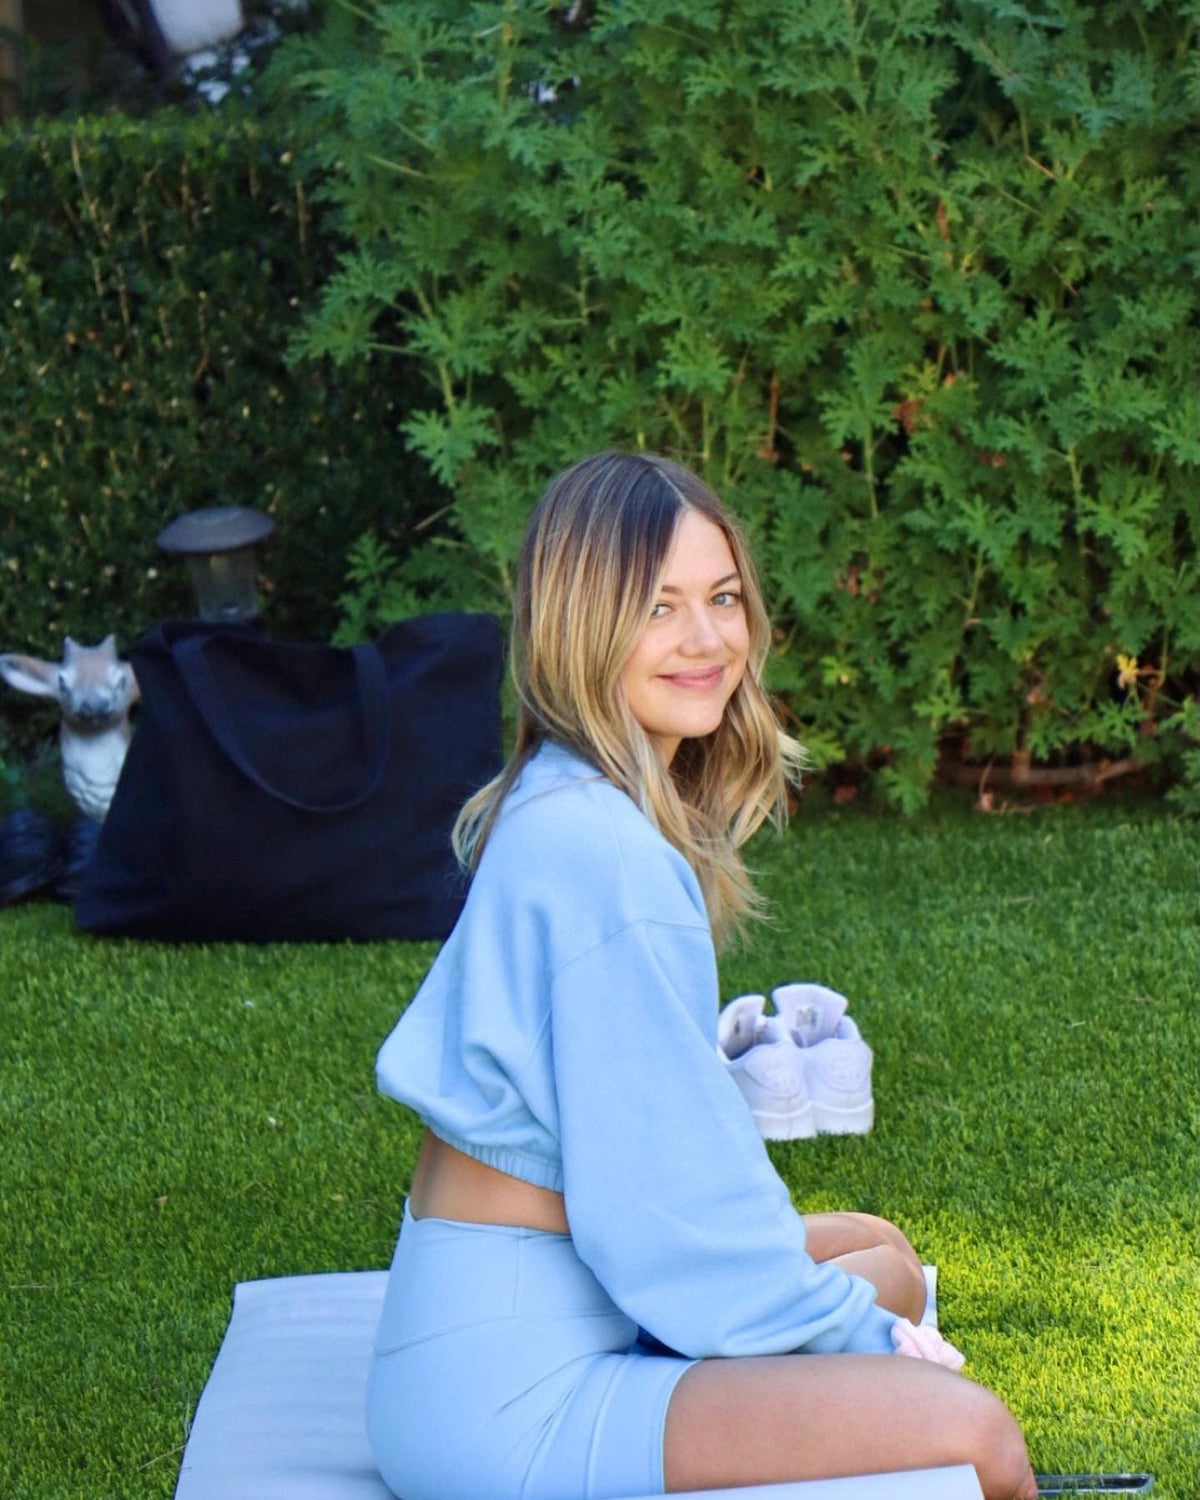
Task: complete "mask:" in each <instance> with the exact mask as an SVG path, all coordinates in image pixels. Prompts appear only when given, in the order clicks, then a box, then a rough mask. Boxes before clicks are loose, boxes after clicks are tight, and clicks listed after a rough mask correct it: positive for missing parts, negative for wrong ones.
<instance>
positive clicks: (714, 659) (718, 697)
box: [618, 510, 750, 765]
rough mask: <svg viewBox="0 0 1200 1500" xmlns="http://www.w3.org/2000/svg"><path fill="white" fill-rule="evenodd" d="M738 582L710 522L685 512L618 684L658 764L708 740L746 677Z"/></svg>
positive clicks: (725, 545)
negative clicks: (682, 745)
mask: <svg viewBox="0 0 1200 1500" xmlns="http://www.w3.org/2000/svg"><path fill="white" fill-rule="evenodd" d="M749 650H750V635H749V631H748V630H747V628H746V611H745V608H744V607H743V604H742V580H741V577H740V575H739V574H738V570H737V563H736V562H735V561H734V557H733V552H732V551H731V549H730V546H729V540H728V538H727V537H726V535H725V533H724V532H723V531H722V530H721V528H720V527H719V526H718V525H717V524H716V522H715V521H710V520H709V519H708V517H707V516H703V515H701V514H700V513H699V512H698V511H694V510H685V511H684V512H683V514H682V515H681V516H680V519H679V524H678V525H677V526H676V528H675V536H674V539H673V540H672V543H671V550H670V551H669V552H668V554H667V560H666V565H665V567H664V568H663V574H662V581H661V582H660V584H659V588H658V593H657V594H656V595H655V602H654V605H653V607H652V609H651V612H650V618H649V619H648V620H647V621H646V624H645V625H644V626H643V628H642V633H641V636H640V637H639V638H638V643H637V645H636V646H635V647H634V648H633V654H632V655H631V656H630V658H629V660H628V661H627V662H626V663H625V665H624V667H622V669H621V675H620V677H619V678H618V682H619V684H620V688H621V691H622V692H623V693H624V696H625V702H626V703H627V704H628V705H629V709H630V712H631V713H632V714H633V716H634V718H635V719H636V720H637V721H638V723H639V724H640V725H641V726H642V728H643V729H644V730H645V731H646V733H647V734H648V735H649V736H650V739H651V741H652V742H653V743H654V746H655V748H656V749H657V750H658V752H659V754H660V756H661V757H662V760H663V764H664V765H670V763H671V761H672V760H673V759H674V756H675V752H676V750H678V748H679V742H680V740H684V739H692V738H695V737H697V736H700V735H705V734H711V733H712V732H713V730H714V729H716V728H717V726H718V725H719V724H720V722H721V719H722V716H723V715H724V713H725V706H726V704H727V703H728V702H729V700H730V698H731V697H732V696H733V693H734V689H735V688H736V687H737V685H738V683H739V682H741V680H742V673H743V672H744V671H745V670H746V657H747V655H748V653H749Z"/></svg>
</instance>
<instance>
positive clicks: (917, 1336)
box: [892, 1318, 966, 1372]
mask: <svg viewBox="0 0 1200 1500" xmlns="http://www.w3.org/2000/svg"><path fill="white" fill-rule="evenodd" d="M892 1343H893V1344H894V1345H895V1346H896V1353H897V1354H907V1355H908V1356H909V1358H910V1359H929V1360H932V1361H933V1362H934V1364H939V1365H945V1366H946V1368H947V1369H948V1370H954V1371H956V1372H957V1371H958V1370H961V1369H962V1367H963V1365H965V1364H966V1360H965V1358H964V1357H963V1355H962V1354H961V1353H960V1352H959V1351H958V1350H957V1349H956V1348H955V1347H954V1345H953V1344H951V1343H948V1342H947V1340H946V1339H944V1338H943V1337H942V1336H941V1334H940V1333H939V1332H938V1331H937V1329H936V1328H927V1327H925V1326H923V1325H916V1324H913V1323H910V1322H909V1320H908V1319H907V1318H898V1319H897V1320H896V1322H895V1323H893V1324H892Z"/></svg>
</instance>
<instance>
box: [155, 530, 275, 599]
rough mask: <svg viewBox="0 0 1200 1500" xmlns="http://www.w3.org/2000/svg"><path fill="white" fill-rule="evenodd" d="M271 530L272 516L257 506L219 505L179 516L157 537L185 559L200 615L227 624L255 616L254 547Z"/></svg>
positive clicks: (165, 549)
mask: <svg viewBox="0 0 1200 1500" xmlns="http://www.w3.org/2000/svg"><path fill="white" fill-rule="evenodd" d="M274 534H275V522H274V521H272V520H271V518H270V517H269V516H264V515H263V513H262V512H261V511H257V510H250V509H248V508H247V507H246V506H240V505H218V506H211V507H210V508H208V509H207V510H193V511H189V512H188V513H187V515H185V516H179V517H178V518H177V519H176V520H174V521H172V522H171V524H170V525H169V526H167V527H164V529H163V530H162V531H160V532H159V534H158V539H157V541H158V546H159V547H160V548H161V549H162V551H164V552H170V553H174V554H176V555H178V556H182V557H184V558H186V559H187V564H188V569H189V571H190V572H191V575H192V584H193V586H194V587H195V590H196V602H197V607H198V612H199V615H200V618H201V619H202V620H208V621H211V622H219V623H224V624H229V623H231V622H233V623H237V622H246V621H249V620H255V619H257V618H258V614H259V607H258V595H257V592H256V590H255V572H256V569H257V558H256V556H255V548H256V547H257V546H258V544H259V543H260V542H265V541H266V540H267V538H268V537H270V536H273V535H274Z"/></svg>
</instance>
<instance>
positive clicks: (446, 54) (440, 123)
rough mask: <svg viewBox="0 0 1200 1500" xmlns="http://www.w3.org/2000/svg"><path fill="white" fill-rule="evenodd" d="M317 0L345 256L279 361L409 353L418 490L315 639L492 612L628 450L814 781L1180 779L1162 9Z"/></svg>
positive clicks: (1185, 656) (1175, 162)
mask: <svg viewBox="0 0 1200 1500" xmlns="http://www.w3.org/2000/svg"><path fill="white" fill-rule="evenodd" d="M347 9H348V11H352V12H353V13H352V14H346V13H343V14H342V15H341V18H340V19H338V18H336V17H335V18H334V20H333V22H331V24H330V25H329V26H327V28H326V30H325V32H324V34H323V35H322V37H321V38H320V39H319V41H317V42H311V41H307V42H301V43H293V44H292V45H291V46H290V47H287V48H285V49H283V54H282V67H283V71H284V73H285V74H286V76H287V78H288V79H289V81H290V82H291V83H292V84H293V85H295V86H298V88H299V89H300V90H301V91H302V94H303V96H304V97H305V98H306V99H307V101H308V111H309V115H310V119H311V121H312V123H313V124H314V125H315V127H316V129H315V134H314V138H315V140H316V143H317V145H316V151H315V159H316V161H317V162H318V163H319V164H320V165H321V167H322V168H323V169H324V170H326V171H328V172H329V173H330V174H331V183H332V185H331V193H332V195H333V196H334V197H335V198H336V200H337V201H338V202H339V203H340V206H341V224H342V227H343V229H344V231H345V233H346V235H347V236H348V238H349V239H350V240H351V242H352V244H353V247H354V249H353V253H352V254H351V255H349V256H348V257H347V259H346V261H345V263H344V265H343V266H342V267H341V269H340V270H339V271H338V273H337V274H336V275H335V276H334V277H333V278H332V279H331V281H330V283H329V284H328V286H327V287H326V289H325V293H324V297H323V300H322V304H321V307H320V310H319V312H318V313H317V314H316V316H315V317H314V318H313V319H312V320H311V322H310V324H309V327H308V330H307V333H306V335H305V338H304V340H303V347H304V348H305V349H307V351H308V352H309V353H311V354H313V355H317V356H320V357H326V356H330V355H332V356H333V357H334V358H335V359H337V360H338V361H339V362H341V363H342V364H343V365H344V367H345V368H347V369H350V368H354V366H355V363H356V362H357V361H358V360H359V359H361V358H362V357H363V356H364V355H366V354H367V353H373V354H378V352H379V351H380V350H381V349H384V350H386V349H388V348H391V349H392V350H393V351H394V353H395V356H396V364H395V368H397V369H407V368H409V365H410V362H411V361H412V360H413V359H414V358H415V359H417V360H418V361H419V362H420V364H421V366H422V368H423V369H424V371H425V374H426V377H427V388H426V395H425V397H424V400H423V409H422V410H420V411H419V412H416V413H414V414H413V415H411V416H410V418H409V419H408V421H407V422H406V424H405V431H406V432H407V435H408V439H409V442H410V443H411V445H412V447H413V449H414V450H415V451H416V452H418V453H419V454H421V455H422V456H423V457H424V458H425V459H426V460H427V461H428V462H429V464H430V465H431V467H432V469H433V471H434V473H435V474H436V476H437V477H438V479H439V480H440V481H441V482H442V483H443V484H444V485H445V486H447V488H448V489H450V490H451V491H452V493H453V496H454V501H453V505H452V507H451V508H450V510H449V512H448V513H447V515H446V517H445V518H444V524H443V526H442V529H441V533H440V535H438V536H433V537H431V538H430V539H429V541H428V543H427V545H426V547H425V548H424V549H423V550H418V552H417V553H416V554H415V555H414V556H410V557H400V556H396V555H394V554H392V553H391V552H389V550H388V549H387V547H385V546H381V545H379V544H378V543H377V542H372V541H369V540H368V541H364V542H363V543H362V544H361V545H360V546H359V547H358V549H357V550H356V553H355V578H356V582H357V597H356V598H355V599H354V601H353V602H352V607H351V609H350V611H349V614H348V628H350V629H351V630H358V629H361V628H364V627H365V626H367V625H369V624H372V623H380V622H382V621H383V620H386V619H388V618H391V617H393V616H395V615H397V614H403V613H406V612H408V611H409V610H411V609H413V608H414V607H420V606H421V604H422V602H423V601H425V600H427V599H429V598H430V597H434V598H438V599H448V600H451V601H458V600H461V599H464V598H470V599H475V600H478V599H479V598H480V589H481V587H486V588H487V590H488V591H489V594H490V597H491V598H492V599H494V600H495V602H496V603H497V605H498V606H502V605H503V600H504V594H505V591H506V587H507V581H508V569H509V564H510V562H511V559H512V557H513V554H514V549H515V544H516V540H517V537H518V535H519V532H520V529H521V526H522V523H523V520H524V517H525V516H526V514H527V512H528V509H529V506H530V503H531V501H532V499H533V498H534V496H535V495H536V494H537V493H538V491H539V490H540V488H541V486H542V485H543V484H544V482H545V480H546V479H547V478H548V476H549V475H550V474H551V473H553V472H554V471H555V470H556V469H557V468H559V467H560V466H561V465H563V464H564V463H566V462H568V461H570V460H571V459H573V458H575V457H577V456H579V455H580V454H582V453H585V452H588V451H592V450H595V449H597V448H599V447H601V446H604V445H607V444H618V445H629V446H641V445H645V446H647V447H649V448H653V449H659V450H664V451H666V452H669V453H672V454H674V455H677V456H679V457H680V458H682V459H683V460H684V461H685V462H687V463H689V464H692V465H694V466H695V467H697V468H698V469H700V470H702V471H703V472H704V473H705V474H706V475H707V476H708V477H709V478H710V479H711V480H712V481H713V482H714V483H715V484H716V486H717V488H718V489H719V490H721V491H722V492H724V493H725V494H726V495H727V496H728V497H729V498H730V499H731V501H732V502H733V504H734V505H735V507H736V508H737V509H738V510H739V511H740V512H741V514H742V515H743V516H744V517H745V519H746V521H747V523H748V525H749V527H750V529H751V531H752V533H753V534H754V538H755V540H756V542H757V545H758V549H759V552H760V554H761V556H762V558H763V561H764V563H765V571H766V577H767V583H768V587H769V591H770V594H771V599H772V604H773V607H774V610H775V613H776V617H777V620H778V623H779V632H778V642H777V644H778V650H777V652H776V655H775V658H774V661H773V667H772V670H773V680H774V683H775V685H776V687H777V688H778V689H779V690H780V691H781V693H782V694H783V695H784V697H785V699H786V701H787V703H788V704H790V706H791V709H792V711H793V712H794V714H795V715H796V718H797V721H798V723H799V725H800V727H801V732H802V734H803V737H804V738H805V739H806V741H807V743H808V745H809V747H810V749H811V751H812V753H813V754H814V756H815V757H816V759H817V761H818V763H820V764H831V763H835V762H848V763H850V764H851V765H859V766H865V767H871V768H873V769H874V770H875V771H877V772H878V775H879V776H880V778H881V780H882V784H883V786H884V789H885V790H886V792H887V794H888V795H889V796H890V797H891V799H892V800H893V801H895V802H896V803H898V804H899V805H901V806H903V807H913V806H915V805H918V804H919V803H920V801H921V800H922V799H923V797H924V796H925V794H926V790H927V787H928V785H929V783H930V780H931V778H932V777H933V775H934V774H935V770H936V768H937V767H938V766H939V763H940V764H941V766H942V768H943V769H946V767H947V765H948V764H949V763H951V762H957V761H964V760H965V761H967V762H971V763H975V764H982V763H986V762H988V761H989V760H991V759H993V758H996V759H998V760H999V761H1000V762H1001V763H1002V764H1003V763H1004V762H1006V761H1007V762H1010V763H1011V764H1012V765H1013V766H1014V767H1015V768H1016V769H1017V770H1018V771H1020V770H1021V769H1022V768H1025V767H1028V766H1030V765H1033V764H1037V763H1041V764H1043V765H1047V766H1050V767H1056V766H1057V767H1064V766H1066V765H1068V764H1069V763H1073V762H1079V761H1083V762H1092V763H1097V762H1098V758H1099V757H1114V758H1127V759H1133V760H1136V761H1138V762H1143V761H1144V762H1148V763H1151V764H1162V763H1165V764H1166V765H1167V767H1168V769H1170V770H1172V771H1174V770H1177V769H1178V767H1179V765H1180V762H1181V759H1182V758H1183V756H1184V754H1185V753H1186V752H1187V750H1188V747H1189V746H1192V745H1194V742H1195V739H1196V736H1197V732H1198V730H1200V709H1198V708H1197V704H1196V701H1195V699H1194V697H1193V696H1192V695H1193V694H1194V692H1195V689H1196V684H1197V680H1198V678H1197V670H1198V663H1200V626H1198V621H1197V611H1196V607H1195V601H1196V585H1197V566H1196V540H1197V522H1196V516H1195V511H1194V504H1193V502H1194V495H1195V465H1196V461H1197V457H1198V456H1200V449H1198V443H1197V411H1196V393H1195V385H1194V379H1193V357H1194V347H1195V346H1194V333H1193V325H1194V320H1195V291H1194V274H1195V251H1196V236H1195V232H1194V224H1193V222H1192V220H1193V209H1194V203H1195V199H1196V179H1197V171H1196V163H1197V157H1196V153H1195V150H1194V141H1193V140H1192V139H1191V138H1190V135H1189V127H1190V122H1191V111H1192V107H1193V103H1194V95H1195V85H1194V74H1193V60H1192V56H1191V40H1192V33H1193V30H1194V17H1193V13H1192V9H1191V7H1185V6H1183V5H1181V4H1155V3H1152V0H1146V3H1137V0H1111V3H1105V4H1103V5H1093V4H1081V3H1076V0H1046V3H1043V4H1036V5H1028V6H1025V5H1020V4H1015V3H1009V0H976V3H971V0H966V3H953V4H950V3H939V0H897V3H896V4H893V5H889V6H871V5H868V4H866V3H864V0H805V3H803V4H800V3H790V4H785V5H780V4H778V3H774V0H727V3H723V4H716V3H714V0H688V3H687V4H683V3H676V0H619V3H618V0H611V3H608V4H603V3H602V4H597V5H596V6H594V7H592V6H588V7H569V8H565V9H564V8H556V7H547V6H541V5H538V6H522V7H517V6H514V5H512V4H510V3H506V0H411V3H407V4H405V5H403V6H401V5H389V4H380V5H378V6H376V7H372V6H371V4H370V3H369V0H367V3H366V4H365V5H363V6H359V7H354V8H347ZM573 17H582V18H583V19H582V20H574V21H573V20H572V18H573ZM277 61H278V60H277ZM1191 753H1192V754H1193V756H1194V754H1195V752H1194V751H1192V752H1191Z"/></svg>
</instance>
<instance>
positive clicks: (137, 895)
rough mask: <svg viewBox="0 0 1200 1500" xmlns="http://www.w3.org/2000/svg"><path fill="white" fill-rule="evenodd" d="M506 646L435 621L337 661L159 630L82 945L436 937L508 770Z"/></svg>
mask: <svg viewBox="0 0 1200 1500" xmlns="http://www.w3.org/2000/svg"><path fill="white" fill-rule="evenodd" d="M503 657H504V644H503V637H502V633H501V630H500V626H499V624H498V622H497V621H496V620H495V618H494V617H493V616H491V615H484V614H433V615H425V616H421V617H418V618H415V619H410V620H405V621H403V622H401V623H400V624H397V625H394V626H392V627H391V628H390V629H388V630H387V631H386V632H385V633H384V634H383V635H382V636H381V637H380V638H379V639H378V640H377V641H375V642H372V643H368V644H364V645H360V646H354V647H350V648H347V649H341V648H336V647H329V646H321V645H313V644H307V643H301V642H285V641H276V640H272V639H271V638H270V637H268V636H266V635H265V634H263V632H262V631H261V630H259V629H258V628H257V627H255V626H232V627H231V626H213V625H207V624H204V623H202V622H198V621H166V622H163V623H160V624H158V625H155V626H154V627H153V628H152V629H150V630H149V631H148V632H147V633H146V634H145V635H144V636H143V637H142V639H141V640H140V641H139V642H138V643H137V645H136V646H134V647H133V649H132V650H131V652H130V660H131V661H132V663H133V667H134V671H135V672H136V674H137V679H138V683H139V685H140V687H141V691H142V703H141V709H140V712H139V715H138V720H137V724H136V728H135V731H134V735H133V740H132V743H131V744H130V747H129V752H128V754H127V756H126V759H125V764H124V767H123V769H122V772H121V777H120V780H119V782H118V783H117V789H116V792H115V794H114V796H113V800H112V804H111V806H110V808H109V811H108V815H107V817H106V818H105V820H104V824H103V826H102V828H101V831H100V837H99V839H98V842H97V845H96V850H95V853H94V854H93V856H92V858H91V860H90V862H89V863H88V865H87V867H86V868H85V870H84V871H83V873H82V876H81V878H80V884H79V889H78V893H77V896H76V900H75V920H76V925H77V926H78V927H79V928H80V930H82V931H84V932H90V933H96V934H107V935H113V936H118V935H119V936H128V937H140V938H159V939H165V940H169V941H175V942H212V941H239V942H251V943H266V942H327V941H336V940H338V939H343V938H351V939H355V940H360V941H367V940H373V939H382V938H443V937H445V936H446V935H447V933H448V932H449V931H450V929H451V927H453V925H454V922H455V921H456V920H457V917H458V913H459V911H460V909H461V907H462V902H463V899H464V897H465V881H464V879H463V877H462V875H461V872H460V871H459V869H458V867H457V864H456V862H455V859H454V855H453V852H452V850H451V848H450V829H451V826H452V824H453V822H454V818H455V816H456V815H457V813H458V810H459V808H460V807H461V806H462V804H463V802H464V801H465V800H466V799H467V797H469V796H470V795H471V793H472V792H475V791H477V790H478V789H479V788H480V787H481V786H482V785H483V784H484V783H485V782H487V781H489V780H490V779H491V778H492V777H493V776H494V775H496V773H497V772H498V771H499V769H500V766H501V745H500V679H501V674H502V671H503Z"/></svg>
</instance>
